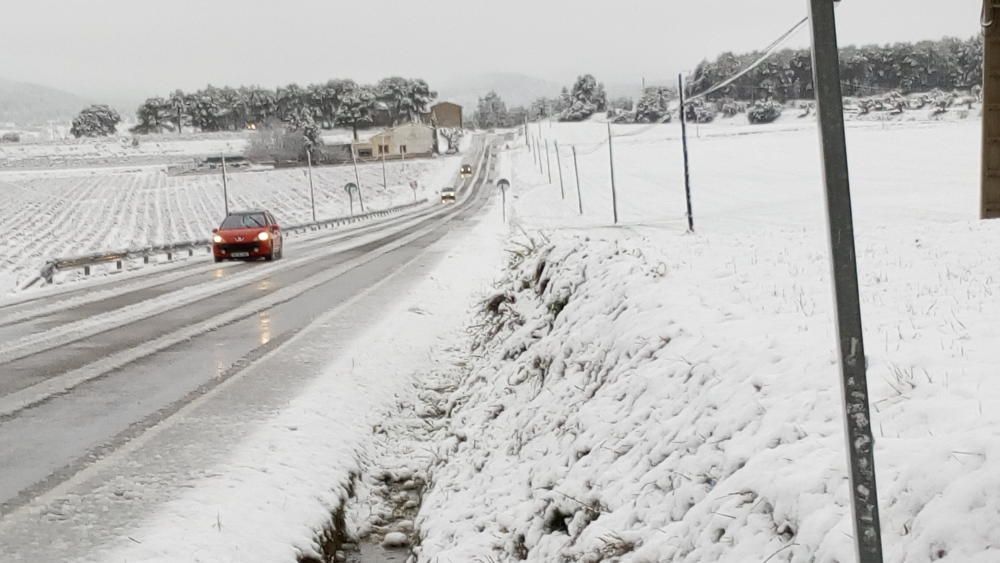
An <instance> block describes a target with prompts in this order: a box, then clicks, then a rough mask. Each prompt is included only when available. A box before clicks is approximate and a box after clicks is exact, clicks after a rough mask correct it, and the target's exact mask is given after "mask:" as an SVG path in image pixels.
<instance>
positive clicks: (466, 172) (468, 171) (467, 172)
mask: <svg viewBox="0 0 1000 563" xmlns="http://www.w3.org/2000/svg"><path fill="white" fill-rule="evenodd" d="M469 176H472V165H471V164H463V165H462V177H463V178H468V177H469Z"/></svg>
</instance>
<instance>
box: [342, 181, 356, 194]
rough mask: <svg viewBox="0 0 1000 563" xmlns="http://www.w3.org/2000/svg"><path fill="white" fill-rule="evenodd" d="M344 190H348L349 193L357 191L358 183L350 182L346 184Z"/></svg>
mask: <svg viewBox="0 0 1000 563" xmlns="http://www.w3.org/2000/svg"><path fill="white" fill-rule="evenodd" d="M344 190H346V191H347V193H352V192H356V191H357V190H358V185H357V184H355V183H354V182H348V183H347V185H346V186H344Z"/></svg>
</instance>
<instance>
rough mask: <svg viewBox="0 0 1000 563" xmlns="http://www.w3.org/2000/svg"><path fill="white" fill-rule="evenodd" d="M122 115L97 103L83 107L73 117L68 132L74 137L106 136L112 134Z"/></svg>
mask: <svg viewBox="0 0 1000 563" xmlns="http://www.w3.org/2000/svg"><path fill="white" fill-rule="evenodd" d="M121 120H122V117H121V116H120V115H118V112H117V111H115V110H114V109H112V108H111V107H110V106H107V105H103V104H97V105H92V106H90V107H88V108H85V109H84V110H83V111H81V112H80V114H79V115H77V116H76V118H74V119H73V127H72V128H70V130H69V132H70V133H72V134H73V136H74V137H77V138H80V137H106V136H108V135H114V134H115V131H116V130H117V128H118V123H120V122H121Z"/></svg>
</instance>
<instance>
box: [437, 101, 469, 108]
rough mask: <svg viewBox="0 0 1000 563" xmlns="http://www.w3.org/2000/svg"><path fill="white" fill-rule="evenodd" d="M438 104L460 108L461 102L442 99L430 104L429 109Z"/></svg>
mask: <svg viewBox="0 0 1000 563" xmlns="http://www.w3.org/2000/svg"><path fill="white" fill-rule="evenodd" d="M438 106H455V107H457V108H459V109H461V108H462V106H461V104H456V103H455V102H449V101H447V100H443V101H440V102H438V103H436V104H434V105H432V106H431V109H434V108H436V107H438Z"/></svg>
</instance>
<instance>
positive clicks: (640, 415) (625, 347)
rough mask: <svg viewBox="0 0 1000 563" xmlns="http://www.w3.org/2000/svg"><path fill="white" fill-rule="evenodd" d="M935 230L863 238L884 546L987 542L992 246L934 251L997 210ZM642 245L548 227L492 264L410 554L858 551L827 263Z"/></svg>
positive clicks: (823, 556)
mask: <svg viewBox="0 0 1000 563" xmlns="http://www.w3.org/2000/svg"><path fill="white" fill-rule="evenodd" d="M789 234H790V233H776V236H775V238H774V239H773V240H770V241H769V242H772V243H778V242H779V241H780V240H781V238H782V237H784V236H788V235H789ZM949 234H950V235H951V236H950V237H949V239H948V244H947V245H943V244H927V243H920V242H913V241H899V245H898V246H896V245H894V246H892V247H890V246H888V245H874V246H866V247H863V248H862V251H863V252H862V255H863V256H864V258H863V262H866V263H868V264H871V263H876V262H877V263H880V264H883V267H882V268H881V271H879V273H878V274H875V275H871V276H869V277H868V278H867V279H866V284H865V286H866V287H865V312H866V313H867V316H866V320H867V321H868V322H867V324H866V328H867V333H868V336H869V342H868V345H869V364H870V377H871V382H872V387H873V389H872V391H873V399H874V408H875V411H876V412H875V413H874V417H875V430H876V437H877V446H878V447H877V450H876V459H877V462H878V475H879V479H880V483H881V490H880V501H881V502H880V504H881V507H882V511H883V513H882V516H883V531H884V534H885V545H886V547H887V553H888V555H889V557H888V560H889V561H898V562H902V561H918V560H920V561H933V560H941V561H952V562H972V561H976V562H984V563H985V562H987V561H995V560H996V554H995V553H994V552H993V551H991V549H995V546H997V545H1000V531H998V530H997V526H996V524H997V522H998V517H1000V493H998V491H1000V489H998V488H997V486H996V485H997V484H998V482H1000V443H998V442H997V440H996V435H997V432H998V430H1000V383H998V382H997V381H996V377H995V369H994V368H992V367H990V366H991V365H994V366H995V365H996V360H997V357H996V352H995V350H996V349H997V346H998V345H1000V330H998V329H996V328H995V327H994V326H993V325H995V323H993V322H991V319H993V318H996V316H997V315H998V314H1000V304H998V302H997V300H996V299H995V298H994V294H995V293H996V292H1000V276H997V275H996V272H1000V258H998V257H996V256H993V257H986V256H983V255H982V253H980V252H978V251H976V250H970V251H968V252H964V253H961V254H960V255H958V256H956V255H955V253H954V252H952V251H950V250H949V249H954V248H969V249H975V248H977V247H979V246H980V245H982V242H981V241H983V240H992V241H994V243H996V242H1000V226H998V225H990V226H982V227H965V228H955V229H953V230H950V231H949ZM652 242H653V241H651V240H641V239H640V240H634V241H598V240H593V239H591V240H588V239H587V238H586V237H574V236H565V237H558V238H557V239H556V241H555V242H554V243H553V244H551V245H548V246H546V247H545V248H544V249H541V250H540V251H537V252H534V253H532V254H530V255H529V256H528V257H527V258H526V259H525V260H524V261H523V262H522V263H520V264H518V265H517V266H516V267H515V268H513V269H512V270H511V271H510V274H509V275H508V277H507V278H506V279H504V280H503V282H502V285H501V286H500V291H499V292H498V294H497V297H496V299H494V300H493V301H492V303H491V307H490V309H492V311H493V312H486V313H483V315H482V318H481V319H479V324H480V326H481V328H480V330H478V331H477V335H476V337H475V338H474V343H473V354H472V356H473V357H474V358H478V359H477V360H476V361H475V362H474V363H473V364H472V367H471V369H470V370H469V372H468V374H467V376H466V378H465V380H464V381H463V382H462V384H461V386H460V389H459V391H458V392H456V394H455V395H454V396H453V398H452V400H451V404H450V405H448V407H447V409H446V410H447V411H449V412H451V413H452V416H451V421H450V428H449V432H450V433H452V434H455V433H456V432H457V431H458V430H461V433H462V435H463V436H464V437H465V439H464V440H462V441H458V440H454V439H452V440H445V441H443V442H442V443H441V444H440V445H439V450H438V455H439V456H441V457H442V458H446V459H447V461H446V462H445V463H444V464H443V465H442V466H440V467H437V468H436V469H435V470H434V471H433V477H432V481H433V483H434V486H433V488H432V489H430V490H429V491H428V492H427V493H426V495H425V498H424V505H423V508H422V510H421V516H420V517H419V518H418V520H417V526H418V528H419V529H420V533H421V537H422V542H421V548H420V549H421V558H420V560H421V561H431V560H434V558H435V557H436V558H439V559H438V560H449V559H450V560H455V561H472V560H475V558H476V557H479V558H485V557H487V556H493V557H496V558H498V560H500V561H507V560H515V559H526V560H528V561H602V560H608V559H609V558H613V557H619V556H620V557H621V560H622V561H648V562H654V561H657V562H664V561H685V562H706V563H707V562H733V563H737V562H738V563H746V562H748V561H762V560H765V559H767V558H768V557H769V556H771V555H774V554H777V555H774V557H773V558H772V559H771V561H795V562H799V561H802V562H805V561H842V562H846V561H851V560H852V557H853V555H852V554H851V553H852V552H851V548H850V541H849V537H848V536H849V534H850V533H851V528H850V522H849V518H848V507H847V505H846V503H847V502H848V496H847V480H846V479H847V477H846V471H845V459H844V448H843V432H842V422H841V412H840V407H839V405H840V398H839V393H840V390H839V385H838V379H837V378H838V372H837V369H836V363H835V355H834V352H833V342H834V338H833V333H832V322H833V321H832V316H831V306H830V303H829V299H827V298H826V296H827V295H826V294H827V293H828V286H827V283H828V281H827V272H826V270H827V264H826V261H825V257H824V256H823V255H821V254H819V253H812V252H810V251H808V250H806V249H805V248H803V249H802V250H800V251H799V252H790V251H789V248H788V247H787V246H786V245H783V244H770V245H768V244H759V243H760V242H761V241H760V240H755V239H753V238H749V237H748V238H746V239H744V240H742V241H735V242H731V243H728V245H727V243H726V241H724V240H713V239H702V238H700V237H699V238H696V237H685V236H675V237H665V238H660V239H657V240H656V241H655V243H656V244H655V245H654V244H652ZM814 242H821V241H814ZM653 246H657V247H662V248H663V250H662V251H653V250H651V248H652V247H653ZM798 246H801V245H798ZM904 249H905V250H906V251H905V252H902V251H903V250H904ZM741 250H742V251H744V253H743V254H742V257H739V255H740V253H739V252H738V251H741ZM720 254H722V255H725V256H726V257H727V260H728V259H732V261H731V262H720V261H719V260H717V257H718V255H720ZM945 257H947V258H948V260H949V263H950V264H951V265H952V267H951V269H950V272H951V273H948V274H945V275H942V276H931V275H928V270H930V269H933V268H934V266H933V265H934V264H935V263H936V262H935V261H938V260H943V259H945ZM989 272H993V273H994V274H993V275H992V278H991V276H990V275H989ZM889 280H891V281H892V286H891V287H890V286H888V285H887V284H888V282H889ZM910 311H912V314H911V313H908V312H910Z"/></svg>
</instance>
